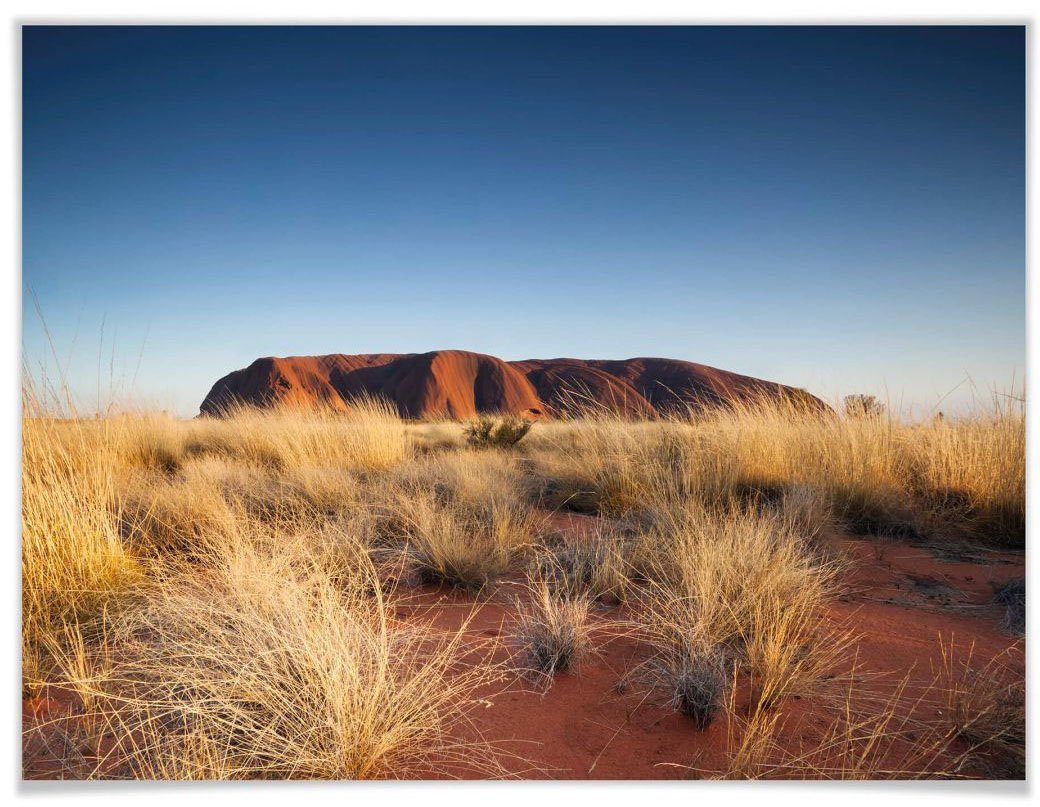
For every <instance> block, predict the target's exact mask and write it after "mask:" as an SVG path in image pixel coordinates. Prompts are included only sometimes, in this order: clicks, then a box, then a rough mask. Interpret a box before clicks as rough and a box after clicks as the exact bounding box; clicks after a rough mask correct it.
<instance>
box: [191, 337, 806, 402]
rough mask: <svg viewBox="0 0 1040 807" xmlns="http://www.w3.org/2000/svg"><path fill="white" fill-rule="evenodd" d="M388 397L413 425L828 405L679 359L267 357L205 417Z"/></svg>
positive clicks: (239, 373) (224, 384) (217, 398)
mask: <svg viewBox="0 0 1040 807" xmlns="http://www.w3.org/2000/svg"><path fill="white" fill-rule="evenodd" d="M362 394H364V395H370V396H375V397H379V398H384V399H386V400H388V401H390V402H391V403H392V404H394V405H395V406H396V407H397V409H398V411H399V412H400V414H401V415H402V416H404V417H409V418H426V419H429V418H439V417H447V418H472V417H474V416H475V415H477V414H478V413H483V412H505V413H510V414H514V415H521V416H524V417H533V418H539V417H542V416H543V415H545V414H546V412H547V411H549V410H551V409H553V408H555V407H559V406H561V405H563V404H565V403H566V402H567V401H568V400H571V401H575V400H578V401H581V402H582V403H585V404H594V405H597V406H598V407H604V408H606V409H608V410H610V411H615V412H618V413H620V414H623V415H625V416H628V417H641V418H646V417H654V416H656V415H657V414H660V413H664V412H667V411H669V410H670V409H673V408H675V407H676V406H682V405H686V404H690V405H701V406H706V405H718V404H720V403H723V402H725V401H728V400H733V399H735V400H747V399H749V398H752V397H759V396H765V397H772V398H780V397H783V398H788V399H791V400H794V401H799V402H801V403H802V404H804V405H806V406H808V407H810V408H813V409H826V405H825V404H823V402H821V401H819V400H818V399H817V398H814V397H813V396H812V395H810V394H809V393H807V392H805V391H804V390H799V389H795V388H793V387H785V386H784V385H782V384H776V383H773V382H771V381H762V380H761V379H758V378H752V377H750V376H744V375H739V374H737V373H731V372H728V371H726V370H719V369H716V368H714V367H707V366H705V365H703V364H694V363H693V362H688V361H678V360H675V359H654V358H640V359H625V360H623V361H600V360H588V361H586V360H582V359H528V360H526V361H514V362H506V361H502V359H498V358H496V357H494V356H487V355H484V354H482V353H470V352H467V351H463V350H435V351H433V352H431V353H421V354H417V353H408V354H390V353H373V354H366V355H357V356H348V355H344V354H338V353H337V354H333V355H330V356H290V357H288V358H274V357H268V358H263V359H257V360H256V361H254V362H253V363H252V364H250V365H249V366H248V367H246V368H244V369H242V370H236V371H234V372H233V373H229V374H228V375H226V376H224V377H223V378H221V379H220V380H219V381H217V383H216V384H214V385H213V388H212V389H211V390H210V391H209V394H208V395H207V396H206V398H205V400H204V401H203V402H202V405H201V406H200V407H199V408H200V411H201V412H202V413H203V414H209V415H219V414H221V413H222V412H223V411H225V410H226V409H227V407H228V406H230V405H231V404H233V403H236V402H237V403H246V404H251V405H257V406H271V405H274V404H287V405H291V406H297V407H305V408H306V407H311V406H317V405H322V406H325V407H331V408H333V409H342V408H343V407H344V406H345V405H346V402H347V401H348V400H350V399H351V398H354V397H357V396H358V395H362Z"/></svg>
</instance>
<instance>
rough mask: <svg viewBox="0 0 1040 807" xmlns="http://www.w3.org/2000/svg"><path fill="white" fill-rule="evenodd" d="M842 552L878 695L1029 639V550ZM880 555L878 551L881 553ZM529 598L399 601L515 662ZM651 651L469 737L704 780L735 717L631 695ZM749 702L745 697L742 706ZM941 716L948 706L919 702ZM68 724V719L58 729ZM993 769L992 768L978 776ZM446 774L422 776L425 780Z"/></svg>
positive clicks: (613, 660)
mask: <svg viewBox="0 0 1040 807" xmlns="http://www.w3.org/2000/svg"><path fill="white" fill-rule="evenodd" d="M553 520H554V522H555V524H554V526H556V527H557V528H561V529H564V530H566V531H568V532H570V533H572V534H579V533H582V532H584V527H586V526H587V525H588V524H589V523H590V520H589V517H582V516H571V515H558V516H555V517H554V518H553ZM834 541H835V543H836V544H838V545H840V546H841V547H843V548H844V549H845V550H846V551H847V552H848V554H849V555H850V556H851V557H852V558H853V559H854V565H853V569H852V571H851V573H850V575H849V577H848V590H847V593H846V594H845V596H844V597H843V598H842V599H841V600H839V601H837V602H835V603H833V604H832V605H831V606H830V608H831V615H832V616H833V617H834V619H835V620H836V621H839V622H841V621H843V622H844V623H845V624H847V625H849V626H850V627H852V628H854V629H855V630H856V631H857V632H858V633H859V634H860V635H861V637H862V638H861V641H860V642H859V645H858V648H859V649H858V663H859V664H860V675H859V677H860V678H861V679H862V680H864V681H868V682H869V681H871V680H873V676H874V675H875V674H880V673H886V674H891V675H888V676H885V677H879V678H878V679H877V681H878V682H879V683H878V684H876V686H877V687H878V689H877V691H878V693H879V694H881V695H884V694H886V693H887V692H890V691H891V690H892V688H893V686H894V685H895V682H897V681H898V680H899V679H901V678H902V677H903V676H904V675H906V674H907V673H909V675H910V679H911V682H912V684H913V685H914V686H919V687H922V688H923V687H926V686H927V685H928V684H929V683H930V682H932V681H933V679H934V673H935V670H936V669H937V665H938V662H939V658H940V649H939V637H940V636H941V637H942V638H943V640H944V642H946V643H949V641H950V640H951V639H952V640H953V641H954V643H955V645H956V647H957V648H958V656H959V658H960V659H961V660H962V661H963V660H964V659H965V658H966V654H967V650H968V648H969V646H970V645H972V644H973V643H974V661H973V664H974V666H975V667H976V668H978V667H981V666H982V665H983V664H984V663H985V662H986V661H988V660H989V659H990V658H992V657H994V656H996V655H998V654H1000V653H1002V652H1004V651H1006V650H1008V648H1011V647H1013V646H1014V645H1016V644H1017V643H1019V640H1017V639H1016V637H1014V636H1011V635H1009V634H1007V633H1006V632H1005V631H1004V630H1003V629H1002V627H1001V624H1000V623H1001V618H1002V616H1003V610H1002V608H1001V607H1000V606H998V605H995V604H994V603H993V602H992V600H993V592H994V588H995V587H996V586H999V585H1001V584H1003V583H1004V582H1006V581H1008V580H1009V579H1011V578H1015V577H1021V576H1023V575H1024V555H1023V554H1022V553H1007V552H990V551H983V550H975V551H974V553H973V556H972V557H969V558H961V559H952V560H951V559H947V558H944V557H942V556H941V555H939V554H936V552H934V551H932V550H929V549H926V548H922V547H917V546H912V545H908V544H905V543H891V544H887V545H884V548H883V550H884V551H883V552H880V551H878V549H877V547H878V542H877V540H876V539H873V538H862V539H861V538H854V537H851V536H845V535H841V536H835V537H834ZM879 555H880V556H879ZM521 592H522V587H521V585H520V582H519V578H517V579H514V580H506V581H502V582H501V583H500V584H499V585H498V586H496V588H495V589H494V591H493V592H491V594H490V595H489V596H486V597H484V598H483V599H482V600H480V601H477V600H475V599H474V598H473V597H471V596H469V595H465V594H461V593H457V592H453V591H449V590H446V589H445V590H439V589H432V588H428V589H424V590H422V591H421V592H419V593H418V594H417V595H416V596H414V597H411V598H409V600H408V603H407V604H406V605H402V606H401V610H400V615H401V617H402V618H404V619H409V618H416V617H420V618H423V619H430V618H432V619H433V621H434V623H435V624H436V625H437V626H438V627H441V628H445V629H449V630H454V629H457V628H458V627H459V626H461V625H462V624H463V623H464V622H465V620H466V619H467V618H470V620H471V621H470V623H469V625H468V631H469V632H470V634H471V635H472V636H473V637H474V644H475V645H476V644H478V643H479V640H490V641H496V640H499V641H500V644H499V646H498V650H497V651H496V653H495V654H496V657H497V658H498V659H500V660H505V659H508V658H509V655H510V653H511V652H514V650H513V649H511V648H510V643H509V633H510V625H511V623H512V621H513V619H514V618H515V608H514V605H513V603H514V601H515V598H516V597H517V596H518V595H519V594H520V593H521ZM624 617H625V614H624V612H623V609H622V608H607V609H604V610H603V611H602V612H600V613H599V614H598V615H597V619H598V620H600V621H601V622H606V621H609V620H620V619H624ZM645 657H646V651H645V650H644V649H643V648H642V647H640V645H639V643H638V642H637V641H635V640H634V639H633V638H631V637H623V638H614V639H612V640H609V641H606V642H604V641H602V640H601V641H600V643H599V654H598V655H596V656H593V657H590V658H588V659H586V660H585V661H584V662H583V663H582V664H581V666H580V667H579V668H578V669H577V670H576V671H575V672H572V673H565V674H560V675H558V676H556V678H555V679H554V680H553V681H552V683H551V686H549V688H548V689H546V688H545V687H544V686H541V685H540V684H539V683H538V682H535V681H525V680H520V681H513V682H512V683H510V684H508V685H507V686H506V688H505V689H504V690H503V689H502V686H501V685H499V686H498V687H496V689H495V690H494V691H493V692H488V693H487V697H488V700H489V704H490V705H489V706H488V707H487V708H483V709H479V710H478V711H477V712H476V713H475V714H474V717H473V724H472V726H471V727H470V728H468V729H465V730H464V731H463V732H462V734H463V736H465V737H466V738H467V739H474V738H477V737H482V738H483V739H485V740H486V741H488V742H490V743H492V744H494V746H495V747H496V748H497V749H498V750H499V751H500V752H505V753H506V754H512V755H515V756H514V757H512V758H510V757H508V756H507V757H506V758H505V759H504V762H505V766H506V768H507V770H508V771H509V772H510V773H512V774H513V775H518V776H521V777H523V778H558V779H585V778H595V779H669V778H694V777H696V776H698V775H699V774H698V771H701V772H705V773H707V772H710V771H712V770H714V769H717V768H718V766H719V765H720V764H721V760H722V758H723V757H722V755H723V753H724V748H725V744H726V725H725V720H721V719H720V720H717V721H716V722H715V723H714V724H713V725H712V726H710V727H709V728H708V729H707V730H705V731H699V730H697V729H696V728H695V727H694V725H693V724H692V722H691V721H690V720H689V719H687V718H684V717H682V716H680V715H678V714H676V713H675V712H673V711H672V710H670V709H669V708H668V707H667V705H666V704H664V703H663V702H662V699H661V698H660V697H657V696H649V697H647V695H646V693H645V691H636V690H634V689H633V688H631V687H630V688H627V689H626V690H625V691H623V692H622V691H619V688H618V682H619V680H620V679H621V677H622V676H623V674H624V673H625V672H626V671H628V670H631V669H632V668H633V666H634V665H635V664H637V663H638V662H639V661H640V660H642V659H644V658H645ZM1012 658H1013V659H1014V661H1013V663H1012V667H1013V672H1014V674H1015V675H1016V676H1024V661H1023V660H1022V656H1021V655H1020V654H1019V655H1013V656H1012ZM740 708H743V704H741V703H738V709H740ZM782 708H783V710H784V717H785V720H784V728H783V729H782V730H781V731H780V733H779V739H780V742H781V743H782V744H784V745H785V747H789V748H792V749H794V748H797V747H800V743H802V742H811V741H812V738H814V737H816V736H818V734H819V731H820V730H821V729H820V727H821V726H822V725H823V724H824V721H825V716H824V710H822V709H820V708H818V707H817V706H816V705H814V704H813V703H810V702H809V701H806V700H800V699H797V698H792V699H788V700H787V701H786V702H785V704H784V706H783V707H782ZM69 709H70V705H69V703H68V702H67V700H66V701H64V702H62V701H58V700H51V699H48V698H35V699H31V700H26V701H24V702H23V725H24V727H25V728H26V729H28V728H30V727H31V726H32V724H33V723H34V722H35V721H36V720H46V719H50V720H53V719H54V718H55V717H57V716H60V715H61V714H65V713H67V712H68V710H69ZM921 709H922V710H923V711H924V712H926V713H927V714H923V715H922V716H923V717H934V715H935V709H936V705H935V704H934V703H931V702H928V703H924V704H923V705H922V706H921ZM59 725H60V724H59ZM62 753H65V754H68V753H69V749H68V746H67V744H66V741H65V739H64V738H63V736H62V735H61V733H60V732H59V731H56V730H52V731H50V732H49V734H48V736H47V737H41V736H40V733H39V732H32V731H29V732H27V733H26V739H25V741H24V743H23V755H24V771H25V776H26V778H54V777H56V776H59V775H60V771H61V766H60V763H58V761H57V759H58V755H59V754H62ZM976 773H979V774H983V775H984V773H985V772H984V771H976ZM452 774H453V775H461V776H463V777H476V776H479V775H480V773H479V771H478V770H476V769H475V768H474V769H470V770H466V769H461V770H459V769H455V770H453V771H452ZM429 775H444V772H443V771H439V772H437V771H427V772H423V771H420V772H417V773H415V774H414V776H416V777H418V778H422V777H423V776H429Z"/></svg>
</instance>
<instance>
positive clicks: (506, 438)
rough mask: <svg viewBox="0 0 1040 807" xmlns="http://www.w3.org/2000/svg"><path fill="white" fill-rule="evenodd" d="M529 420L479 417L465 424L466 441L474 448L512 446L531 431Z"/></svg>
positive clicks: (506, 417)
mask: <svg viewBox="0 0 1040 807" xmlns="http://www.w3.org/2000/svg"><path fill="white" fill-rule="evenodd" d="M533 425H534V424H533V423H532V422H531V421H530V420H523V419H522V418H517V417H512V416H504V417H499V418H492V417H480V418H477V419H476V420H474V421H473V422H471V423H469V424H467V425H466V428H465V435H466V442H467V443H468V444H469V445H471V446H473V447H474V448H512V447H513V446H515V445H516V444H517V443H519V442H520V441H521V440H523V439H524V437H526V436H527V433H528V432H529V431H531V426H533Z"/></svg>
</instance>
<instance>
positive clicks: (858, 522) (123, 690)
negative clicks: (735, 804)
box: [22, 351, 1025, 779]
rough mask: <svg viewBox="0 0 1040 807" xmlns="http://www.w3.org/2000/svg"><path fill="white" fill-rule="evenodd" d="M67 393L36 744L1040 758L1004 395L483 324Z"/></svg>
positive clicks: (387, 758)
mask: <svg viewBox="0 0 1040 807" xmlns="http://www.w3.org/2000/svg"><path fill="white" fill-rule="evenodd" d="M358 376H360V380H359V378H358ZM568 383H572V384H573V385H574V386H568ZM44 392H46V391H45V390H41V391H33V392H31V393H30V392H27V394H26V397H25V403H24V407H25V411H24V425H23V443H24V470H25V477H24V494H23V495H24V499H23V508H24V534H23V561H22V563H23V565H22V575H23V581H24V587H23V616H24V622H23V633H22V643H23V676H24V677H23V765H24V775H25V776H26V777H28V778H116V779H125V778H144V779H157V778H158V779H214V778H219V779H236V778H251V779H253V778H307V779H342V778H448V777H462V778H484V777H495V778H498V777H506V778H510V777H512V778H515V777H520V778H605V779H609V778H625V779H640V778H656V779H661V778H797V779H803V778H821V779H876V778H899V779H901V778H1021V777H1022V776H1023V775H1024V764H1025V763H1024V759H1025V757H1024V754H1025V726H1024V714H1025V712H1024V655H1023V649H1024V648H1023V643H1022V637H1023V635H1024V630H1025V624H1024V620H1025V588H1024V552H1023V549H1024V536H1025V533H1024V529H1025V491H1024V480H1025V428H1024V416H1023V412H1022V407H1021V405H1020V403H1018V402H1016V401H1015V400H1013V399H999V398H998V399H996V402H995V403H994V404H993V406H992V407H990V408H988V409H985V410H982V409H980V411H978V412H975V413H973V414H971V415H969V416H965V417H963V418H958V419H957V420H953V419H950V420H947V419H943V418H934V419H933V420H931V421H928V422H906V421H904V420H901V419H899V418H898V417H895V416H892V415H890V414H889V413H887V412H886V411H884V409H883V407H881V405H880V404H878V402H877V401H876V400H873V399H869V398H855V397H851V398H849V399H847V400H846V402H845V404H844V406H843V407H839V410H840V411H836V410H835V409H834V408H832V407H831V406H828V405H827V404H825V403H823V402H822V401H819V400H818V399H816V398H813V397H812V396H810V395H808V393H801V392H799V391H795V390H792V389H791V388H787V387H783V386H781V385H777V384H772V383H769V382H764V381H760V380H757V379H751V378H747V377H744V376H739V375H735V374H732V373H726V372H724V371H720V370H715V369H713V368H706V367H703V366H701V365H694V364H690V363H687V362H680V361H670V360H664V359H638V360H630V361H626V362H611V363H607V362H577V361H574V360H559V361H555V362H541V361H527V362H516V363H513V364H507V363H505V362H501V361H500V360H497V359H494V358H492V357H488V356H482V355H479V354H472V353H465V352H460V351H449V352H436V353H432V354H425V355H419V356H415V355H409V356H406V357H392V356H386V355H379V356H343V355H336V356H326V357H302V358H301V357H298V358H294V359H261V360H258V361H257V362H255V363H253V364H252V365H250V367H248V368H246V369H244V370H239V371H236V372H234V373H231V374H230V375H228V376H226V377H225V378H223V379H221V380H220V381H218V382H217V383H216V384H215V386H214V388H213V391H211V393H210V394H209V395H208V396H207V397H206V399H205V401H204V402H203V403H202V405H201V410H202V413H203V414H200V416H198V417H196V418H195V419H191V420H180V419H176V418H173V417H170V416H167V415H162V414H159V413H150V412H132V413H124V414H119V415H113V416H110V417H108V418H103V419H96V418H56V417H53V416H52V415H53V412H52V411H51V410H50V409H49V408H48V406H47V405H46V404H45V402H46V401H47V400H49V398H48V397H47V396H46V395H45V394H44ZM449 415H451V416H453V417H449Z"/></svg>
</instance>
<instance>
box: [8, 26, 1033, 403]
mask: <svg viewBox="0 0 1040 807" xmlns="http://www.w3.org/2000/svg"><path fill="white" fill-rule="evenodd" d="M22 57H23V87H22V104H23V106H22V119H23V131H22V148H23V165H22V182H23V185H22V189H23V244H22V250H23V253H22V257H23V268H22V286H23V297H22V301H23V348H24V361H25V366H26V369H27V371H28V372H30V373H31V374H33V375H34V376H37V377H40V376H42V375H46V376H47V377H48V378H50V379H51V380H52V381H53V380H54V379H55V378H58V377H62V378H64V379H65V380H66V381H67V383H68V385H69V386H70V387H71V389H72V391H73V393H74V394H75V395H76V398H77V400H78V401H79V405H80V407H81V409H90V408H91V407H96V406H97V405H98V398H99V393H98V391H99V390H100V399H101V401H102V403H103V404H105V403H110V402H111V401H112V400H113V399H118V400H119V401H121V402H123V403H126V402H129V401H133V402H134V403H136V404H138V405H147V406H155V407H160V408H165V409H168V410H170V411H173V412H176V413H178V414H181V415H185V416H188V415H192V414H195V413H196V412H197V411H198V405H199V403H201V401H202V399H203V397H204V396H205V394H206V392H207V391H208V390H209V388H210V386H211V385H212V384H213V382H214V381H216V380H217V379H218V378H220V377H221V376H223V375H225V374H227V373H228V372H230V371H232V370H235V369H238V368H240V367H244V366H246V365H248V364H249V363H250V362H251V361H253V359H255V358H257V357H260V356H272V355H275V356H286V355H306V354H324V353H369V352H404V353H417V352H425V351H428V350H435V349H449V348H454V349H466V350H473V351H478V352H482V353H490V354H493V355H496V356H500V357H502V358H504V359H507V360H510V359H522V358H554V357H561V356H571V357H579V358H628V357H634V356H664V357H669V358H680V359H687V360H690V361H696V362H700V363H703V364H708V365H712V366H715V367H721V368H724V369H727V370H733V371H736V372H740V373H745V374H748V375H754V376H758V377H761V378H767V379H770V380H774V381H781V382H783V383H787V384H792V385H795V386H801V387H806V388H807V389H809V390H810V391H812V392H814V393H816V394H817V395H820V396H821V397H824V398H825V399H827V400H832V401H833V400H835V399H836V398H837V397H838V396H840V395H844V394H847V393H853V392H867V393H874V394H877V395H879V396H881V397H883V398H885V399H887V400H888V401H889V402H890V404H891V405H893V406H896V407H899V408H907V407H919V408H921V410H922V411H928V410H929V408H931V407H935V406H938V407H939V408H943V409H947V410H949V409H953V410H956V409H957V407H963V406H965V405H966V403H967V401H969V399H970V397H971V395H972V391H971V390H972V388H974V389H976V390H977V391H978V392H977V394H979V395H981V396H982V397H985V396H986V395H987V392H988V391H989V390H991V389H999V390H1007V389H1008V388H1009V387H1010V386H1011V385H1012V383H1013V382H1014V383H1017V385H1018V386H1019V387H1021V384H1022V380H1023V376H1024V371H1025V322H1026V320H1025V35H1024V29H1023V28H1021V27H996V28H977V27H976V28H957V27H928V28H886V27H861V28H854V27H853V28H841V27H823V28H794V27H788V28H740V27H728V28H711V27H642V28H627V27H602V28H579V27H574V28H537V27H520V28H508V27H503V28H479V27H463V28H451V27H441V28H436V27H433V28H371V27H367V28H366V27H356V28H350V27H346V28H342V27H341V28H315V27H287V28H283V27H269V28H264V27H210V28H201V27H122V28H107V27H79V28H68V27H35V26H34V27H24V28H23V29H22ZM944 396H945V397H944Z"/></svg>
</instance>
